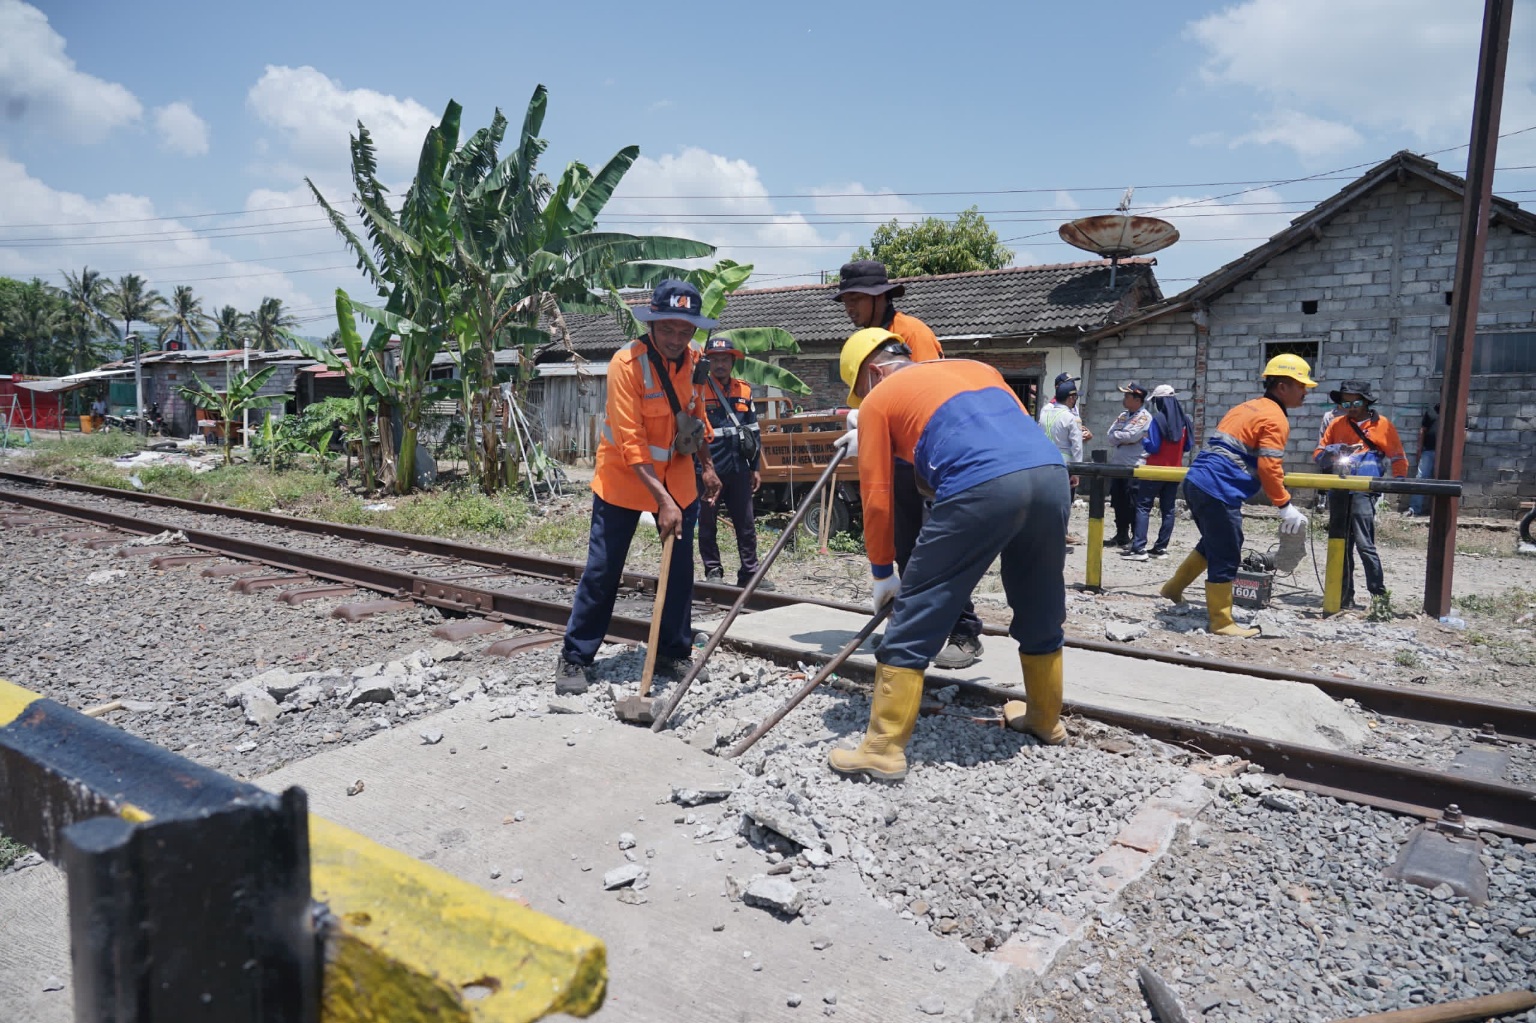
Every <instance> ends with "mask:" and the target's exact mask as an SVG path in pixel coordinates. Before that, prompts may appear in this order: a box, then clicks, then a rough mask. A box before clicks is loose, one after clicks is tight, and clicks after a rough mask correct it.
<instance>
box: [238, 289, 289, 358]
mask: <svg viewBox="0 0 1536 1023" xmlns="http://www.w3.org/2000/svg"><path fill="white" fill-rule="evenodd" d="M250 324H251V336H252V339H253V341H254V343H253V344H252V347H253V348H256V349H258V350H260V351H263V352H275V351H278V350H280V349H283V348H287V347H288V345H287V344H286V343H285V340H286V339H285V338H284V337H283V331H285V330H291V329H292V328H294V327H297V326H298V325H299V321H298V318H297V317H295V316H294V315H293V314H292V313H289V312H287V311H285V310H284V309H283V300H282V299H280V298H264V299H262V300H261V305H260V306H258V307H257V309H256V311H255V312H254V313H251V314H250Z"/></svg>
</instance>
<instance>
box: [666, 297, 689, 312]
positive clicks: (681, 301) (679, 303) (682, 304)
mask: <svg viewBox="0 0 1536 1023" xmlns="http://www.w3.org/2000/svg"><path fill="white" fill-rule="evenodd" d="M668 302H669V303H670V304H671V306H672V308H673V309H692V308H693V296H692V295H669V296H668Z"/></svg>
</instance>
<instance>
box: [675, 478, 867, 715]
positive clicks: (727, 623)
mask: <svg viewBox="0 0 1536 1023" xmlns="http://www.w3.org/2000/svg"><path fill="white" fill-rule="evenodd" d="M845 453H846V450H845V449H844V448H838V449H837V450H836V451H834V452H833V453H832V459H831V461H829V462H828V463H827V467H826V468H825V469H823V470H822V471H821V476H820V477H819V478H818V479H817V480H816V482H815V483H814V484H812V485H811V489H810V490H809V491H808V492H807V493H806V495H805V497H804V498H803V499H802V500H801V501H800V507H798V508H796V509H795V514H794V516H793V517H791V518H790V520H789V525H787V526H785V527H784V531H783V532H781V533H780V534H779V538H778V539H777V540H775V541H774V542H773V549H772V550H770V551H769V552H768V556H767V557H765V558H764V559H763V561H762V564H760V565H758V566H757V574H756V575H754V576H752V578H751V579H749V580H747V585H745V586H743V587H742V588H741V596H739V597H737V598H736V603H734V604H732V605H731V609H730V610H729V611H727V612H726V613H725V618H724V620H723V621H721V622H720V624H719V625H717V626H715V631H714V633H713V635H711V636H710V637H709V642H708V643H705V644H704V650H703V652H702V653H700V654H699V656H698V657H697V658H696V659H695V660H694V662H693V667H692V668H691V669H690V670H689V672H688V675H687V677H686V678H684V679H683V680H682V681H681V682H680V683H678V686H677V691H676V692H674V693H673V694H672V696H671V698H670V699H668V700H667V705H666V706H665V707H663V708H662V709H661V713H660V714H657V715H656V723H655V724H653V725H651V731H653V732H659V731H661V730H662V729H663V728H665V727H667V721H668V720H670V719H671V717H672V715H673V713H674V712H675V711H676V710H677V705H678V704H679V703H681V702H682V699H683V694H684V693H686V692H688V687H689V686H691V685H693V680H694V679H696V678H698V676H699V672H701V671H703V670H704V662H705V661H707V660H709V655H710V654H712V653H714V652H715V648H716V647H718V646H719V645H720V641H721V640H722V639H724V638H725V633H726V630H727V629H729V628H730V627H731V623H732V622H734V621H735V620H736V616H737V615H739V614H741V609H742V608H743V607H745V606H746V604H747V601H748V600H749V599H750V598H751V596H752V594H754V593H756V592H757V585H758V583H760V582H762V581H763V576H765V575H767V574H768V569H769V568H771V567H772V566H773V562H774V560H775V559H776V558H778V556H779V552H780V551H782V550H783V549H784V545H785V544H786V543H788V542H789V538H790V537H792V536H794V535H795V529H796V528H797V527H798V526H799V525H800V520H801V519H803V518H805V513H806V512H808V511H810V510H811V502H812V501H814V500H816V495H817V494H819V493H821V490H822V488H823V487H825V486H827V485H828V484H829V483H830V482H831V480H832V478H833V475H834V474H835V473H836V472H837V467H838V466H839V465H841V464H842V462H843V455H844V454H845ZM651 628H652V629H655V628H656V625H655V623H654V622H652V623H651Z"/></svg>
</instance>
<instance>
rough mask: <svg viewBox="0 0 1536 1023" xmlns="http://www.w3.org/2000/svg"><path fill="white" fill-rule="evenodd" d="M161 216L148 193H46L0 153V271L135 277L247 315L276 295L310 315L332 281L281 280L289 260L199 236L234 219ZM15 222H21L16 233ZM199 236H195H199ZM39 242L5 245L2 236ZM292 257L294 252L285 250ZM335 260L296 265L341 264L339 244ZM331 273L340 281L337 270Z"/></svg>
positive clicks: (55, 277)
mask: <svg viewBox="0 0 1536 1023" xmlns="http://www.w3.org/2000/svg"><path fill="white" fill-rule="evenodd" d="M160 216H163V214H162V212H161V211H159V210H157V209H156V207H155V204H154V203H153V201H151V200H150V199H149V198H147V197H145V196H140V195H127V194H112V195H106V196H102V197H100V198H90V197H87V196H84V195H81V194H79V193H75V192H65V191H61V190H58V189H54V188H52V187H50V186H49V185H48V184H47V183H45V182H44V181H42V180H40V179H38V178H35V177H33V176H32V175H31V174H30V173H28V171H27V169H26V167H24V166H23V165H22V164H20V163H18V162H16V161H15V160H12V159H9V158H7V157H5V156H3V155H0V224H9V225H13V226H12V227H10V228H8V229H7V230H6V231H5V232H3V233H0V274H3V275H5V276H9V277H18V278H22V279H25V278H27V277H31V276H33V275H34V274H35V275H37V276H40V277H42V278H43V279H44V280H47V281H49V282H50V283H54V284H62V283H63V281H62V274H61V268H68V269H71V270H78V269H79V268H80V267H81V266H83V265H89V266H90V267H92V268H93V269H96V270H100V271H106V272H108V273H109V274H110V275H111V276H113V277H117V276H120V275H121V274H124V273H138V274H142V275H143V276H144V277H145V278H147V279H148V281H149V282H150V285H151V286H152V287H155V288H158V289H159V290H160V291H161V292H162V293H165V294H169V293H170V290H171V289H172V288H174V287H175V286H176V285H177V284H191V285H192V287H193V288H194V289H196V291H197V293H198V295H200V296H201V297H202V298H203V308H204V309H206V310H209V311H212V310H213V309H216V308H217V307H218V306H221V305H224V304H226V303H227V304H230V305H233V306H236V307H237V308H240V309H254V308H256V306H257V305H258V304H259V303H260V301H261V299H262V298H263V297H265V296H268V295H270V296H274V297H277V298H281V299H282V300H283V301H284V303H286V304H287V305H288V306H290V307H292V308H301V309H312V308H316V307H317V306H319V304H320V303H319V301H317V300H316V298H315V297H312V296H320V297H323V296H324V295H326V294H327V293H328V291H329V287H333V286H334V285H332V284H330V283H329V278H328V277H327V276H326V275H321V274H317V275H313V276H311V275H309V274H303V275H299V276H296V277H288V276H285V275H284V274H283V273H281V272H278V273H274V272H272V271H274V270H279V269H281V270H289V269H293V268H294V264H293V263H292V262H284V263H283V264H280V265H279V264H270V265H269V264H266V263H263V262H261V261H259V260H252V259H246V258H241V257H240V256H237V255H235V254H234V253H233V252H232V251H231V249H232V248H235V247H238V246H241V245H243V244H248V243H246V242H244V241H241V240H216V239H210V238H207V237H204V236H203V235H204V234H207V233H213V232H222V231H224V230H225V227H239V226H244V221H242V220H239V219H235V220H231V221H227V222H221V223H224V224H225V227H218V228H214V227H211V226H210V225H209V224H208V223H207V222H206V221H196V222H192V223H183V222H181V221H179V220H175V219H153V218H156V217H160ZM22 225H31V226H26V227H25V229H24V230H23V229H22ZM199 232H201V233H199ZM22 237H25V238H27V239H38V240H37V241H30V240H29V241H27V242H19V241H18V242H15V243H10V244H8V243H7V241H6V240H5V239H6V238H22ZM292 237H305V238H310V239H312V240H316V241H317V243H316V244H314V245H313V246H312V247H313V248H314V249H317V250H318V249H322V248H323V247H325V246H326V245H329V244H333V238H334V236H331V237H329V238H328V237H327V236H326V235H324V234H321V233H318V232H317V233H316V234H315V235H298V236H290V240H289V242H288V243H287V244H288V245H289V246H292V245H293V244H294V242H293V241H292V240H291V238H292ZM290 251H291V249H290ZM337 257H340V258H328V257H327V256H323V255H322V256H316V257H313V258H309V259H306V260H305V261H303V262H302V263H300V264H299V265H300V266H317V265H325V266H329V265H339V264H343V263H346V262H348V260H346V259H345V258H344V257H343V256H341V252H340V249H339V246H338V247H337ZM330 276H331V277H342V278H344V277H347V276H349V273H348V271H340V272H337V273H335V274H332V275H330Z"/></svg>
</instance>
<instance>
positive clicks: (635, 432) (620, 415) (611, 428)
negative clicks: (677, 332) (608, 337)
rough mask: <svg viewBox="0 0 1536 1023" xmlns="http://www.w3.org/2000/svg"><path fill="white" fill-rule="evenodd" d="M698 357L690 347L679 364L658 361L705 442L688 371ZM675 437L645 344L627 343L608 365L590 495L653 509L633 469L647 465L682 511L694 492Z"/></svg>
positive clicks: (689, 460) (688, 459)
mask: <svg viewBox="0 0 1536 1023" xmlns="http://www.w3.org/2000/svg"><path fill="white" fill-rule="evenodd" d="M702 358H703V353H702V352H700V351H699V350H698V349H697V348H695V347H694V346H693V345H691V344H690V345H689V346H688V351H687V353H686V354H685V355H684V356H683V360H682V363H681V364H677V363H673V362H670V361H665V360H664V361H665V365H666V367H667V376H668V378H669V379H671V381H672V388H673V390H674V391H676V392H677V400H678V402H679V403H680V404H681V405H682V407H683V409H684V410H685V411H687V412H688V413H690V414H691V415H693V416H694V417H696V418H698V419H701V420H703V421H704V435H705V439H706V440H708V439H710V438H712V437H713V436H714V433H713V431H711V430H710V428H709V420H708V418H707V417H706V416H705V415H704V397H703V395H701V394H700V393H699V392H698V389H697V388H695V387H694V385H693V373H694V367H695V366H697V365H698V364H699V360H700V359H702ZM676 436H677V418H676V416H674V415H673V412H672V405H671V403H670V402H668V401H667V392H666V389H665V388H664V387H662V384H661V379H660V378H659V376H657V374H656V367H655V366H654V365H653V364H652V362H651V360H650V358H649V356H648V355H647V354H646V346H645V342H644V341H643V340H637V341H631V342H630V343H629V344H627V345H625V346H624V347H623V348H620V349H619V350H618V351H617V352H615V353H614V356H613V358H612V359H610V360H609V361H608V401H607V406H606V410H605V416H604V421H603V429H602V440H601V441H599V443H598V445H597V468H596V470H595V471H594V472H593V474H592V492H593V493H595V494H596V495H597V496H598V497H601V498H602V499H603V500H604V501H607V502H608V503H609V504H616V505H618V506H619V507H620V508H631V509H633V510H635V511H648V512H654V511H657V510H658V507H657V504H656V499H655V498H654V497H652V496H651V492H650V491H649V490H647V489H646V486H645V484H644V483H641V482H640V477H639V475H638V474H637V473H636V472H635V466H638V465H646V464H649V465H651V466H652V467H654V468H655V470H656V475H657V477H658V478H659V479H660V480H661V482H662V485H663V486H665V487H666V488H667V493H669V494H671V495H672V500H674V501H676V502H677V504H678V507H680V508H686V507H688V506H689V505H690V504H692V503H693V502H694V499H695V498H697V497H698V496H699V490H698V485H697V484H696V483H695V482H694V475H693V456H692V455H679V454H676V453H674V452H673V451H672V441H673V439H674V438H675V437H676Z"/></svg>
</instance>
